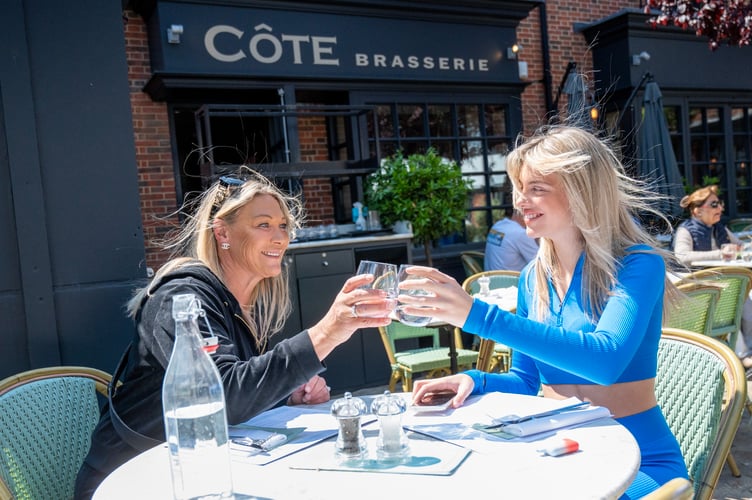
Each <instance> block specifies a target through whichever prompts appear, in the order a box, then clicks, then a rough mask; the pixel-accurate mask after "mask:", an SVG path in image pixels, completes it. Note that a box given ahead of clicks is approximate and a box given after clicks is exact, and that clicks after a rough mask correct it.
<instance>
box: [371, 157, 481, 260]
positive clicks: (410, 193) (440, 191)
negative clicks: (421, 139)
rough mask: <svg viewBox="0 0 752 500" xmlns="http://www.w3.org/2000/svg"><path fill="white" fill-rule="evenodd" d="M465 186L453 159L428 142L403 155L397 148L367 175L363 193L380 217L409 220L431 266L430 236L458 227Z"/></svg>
mask: <svg viewBox="0 0 752 500" xmlns="http://www.w3.org/2000/svg"><path fill="white" fill-rule="evenodd" d="M471 186H472V181H470V180H467V179H464V178H463V177H462V172H461V170H460V167H459V165H457V163H456V162H455V161H450V160H447V159H445V158H442V157H441V156H439V155H438V154H437V152H436V150H434V149H433V148H431V149H429V150H428V151H426V153H425V154H412V155H410V156H408V157H405V156H404V155H403V154H402V152H401V151H400V152H398V153H396V154H395V155H394V156H392V157H389V158H386V159H385V160H383V161H382V164H381V167H380V168H379V169H378V170H377V171H376V172H374V173H372V174H370V175H369V176H368V178H367V179H366V186H365V197H366V203H367V205H368V207H369V208H371V209H373V210H378V211H379V216H380V218H381V221H382V222H383V223H385V224H387V225H393V224H394V223H396V222H397V221H410V222H411V223H412V227H413V235H414V237H415V239H417V240H418V241H420V242H422V243H423V249H424V251H425V254H426V260H427V261H428V265H429V266H432V265H433V259H432V258H431V243H432V241H433V240H436V239H438V238H440V237H442V236H445V235H447V234H451V233H453V232H455V231H458V230H460V229H462V228H463V227H464V223H465V214H466V212H465V208H466V204H467V196H468V193H469V191H470V188H471Z"/></svg>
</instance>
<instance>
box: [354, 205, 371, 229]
mask: <svg viewBox="0 0 752 500" xmlns="http://www.w3.org/2000/svg"><path fill="white" fill-rule="evenodd" d="M365 210H367V209H366V207H364V206H363V204H362V203H361V202H359V201H356V202H355V203H353V212H352V215H353V222H354V223H355V230H356V231H364V230H365V229H366V217H365Z"/></svg>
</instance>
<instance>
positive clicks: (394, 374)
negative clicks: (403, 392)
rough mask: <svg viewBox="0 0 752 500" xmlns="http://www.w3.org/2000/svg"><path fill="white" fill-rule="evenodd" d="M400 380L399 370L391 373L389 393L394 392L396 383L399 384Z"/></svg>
mask: <svg viewBox="0 0 752 500" xmlns="http://www.w3.org/2000/svg"><path fill="white" fill-rule="evenodd" d="M401 378H402V371H401V370H393V371H392V376H391V377H390V378H389V392H391V393H393V392H394V389H395V388H396V387H397V382H399V381H400V379H401Z"/></svg>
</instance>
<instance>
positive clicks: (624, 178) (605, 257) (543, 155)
mask: <svg viewBox="0 0 752 500" xmlns="http://www.w3.org/2000/svg"><path fill="white" fill-rule="evenodd" d="M525 169H528V170H530V171H532V172H533V173H535V174H538V175H541V176H545V175H551V174H555V175H557V176H558V177H559V179H560V180H561V185H562V187H563V189H564V192H565V195H566V197H567V199H568V200H569V206H570V210H571V216H572V223H573V224H574V226H575V227H577V229H578V230H579V232H580V237H581V238H582V241H583V243H584V245H583V246H584V248H585V262H584V268H583V280H582V287H583V290H582V296H583V298H584V300H585V301H586V304H585V310H586V311H587V313H588V316H589V317H590V319H591V320H592V321H597V320H598V318H599V317H600V315H601V313H602V312H603V308H604V307H605V304H606V301H607V300H608V298H609V297H610V296H611V295H612V294H613V288H614V285H615V284H616V275H617V272H618V269H617V268H618V265H619V262H620V261H621V259H622V258H623V257H624V256H625V255H626V254H627V252H628V251H627V248H629V247H631V246H633V245H638V244H645V245H649V246H650V247H651V250H649V252H651V253H656V254H659V255H661V256H662V257H663V258H664V260H665V261H666V263H667V269H668V268H674V267H675V266H676V264H675V262H676V260H675V258H674V257H673V254H671V253H670V252H668V251H665V250H663V249H661V248H660V245H659V244H658V243H657V241H656V240H655V239H654V238H653V237H652V236H651V235H650V234H649V233H648V232H647V231H646V230H645V229H644V228H643V227H642V226H641V225H640V223H639V219H638V215H639V214H641V213H642V214H645V213H651V214H654V215H656V216H658V217H659V218H660V219H662V220H663V221H664V222H665V223H666V225H667V226H668V227H670V222H669V221H668V220H667V218H666V217H665V216H664V215H663V214H661V213H660V212H659V211H657V210H656V209H654V208H653V204H654V202H655V201H658V200H660V199H662V198H663V197H662V196H661V195H659V194H657V193H654V192H652V191H651V190H650V189H648V187H647V185H646V184H644V183H643V182H641V181H639V180H636V179H632V178H630V177H629V176H628V175H626V173H625V171H624V166H623V165H622V163H621V161H620V160H619V158H618V157H617V154H616V151H615V148H613V147H612V146H611V145H609V144H608V142H607V141H606V140H605V139H601V138H599V137H596V135H594V134H593V133H591V132H589V131H586V130H584V129H582V128H578V127H574V126H566V125H552V126H546V127H543V128H541V129H539V130H538V131H536V132H535V133H534V134H533V135H532V136H531V137H530V138H528V139H525V138H523V137H522V136H520V137H519V138H518V144H517V146H516V148H515V149H514V150H512V151H511V152H510V154H509V156H508V157H507V172H508V174H509V177H510V179H511V181H512V185H513V188H514V203H515V205H516V204H517V202H518V198H519V196H520V186H521V181H520V177H521V175H522V172H523V170H525ZM539 244H540V251H539V252H538V257H537V258H536V261H535V263H534V266H535V285H534V286H535V292H536V293H535V296H536V297H537V300H536V304H535V310H536V311H537V317H538V319H539V320H543V319H544V318H545V317H546V316H547V315H548V311H549V307H548V305H549V301H550V297H549V289H548V286H547V278H548V277H549V276H556V269H557V267H558V266H557V256H556V251H555V249H554V245H553V242H552V241H551V240H549V239H547V238H540V241H539ZM666 291H667V293H666V294H665V295H664V310H667V308H668V310H670V309H671V307H669V306H673V305H674V304H675V302H676V300H677V299H678V297H679V294H678V291H677V290H676V287H675V286H674V285H673V284H672V283H671V281H670V280H669V279H668V277H667V278H666Z"/></svg>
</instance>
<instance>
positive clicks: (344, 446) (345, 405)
mask: <svg viewBox="0 0 752 500" xmlns="http://www.w3.org/2000/svg"><path fill="white" fill-rule="evenodd" d="M367 411H368V409H367V407H366V404H365V403H364V402H363V400H362V399H360V398H356V397H353V395H352V393H349V392H346V393H345V395H344V397H343V398H341V399H338V400H336V401H335V402H334V403H332V415H334V417H335V418H336V419H337V421H338V422H339V434H338V435H337V441H336V443H335V445H334V446H335V450H336V454H337V456H338V457H339V458H341V459H353V458H354V459H359V458H363V457H364V455H365V453H366V439H365V437H364V436H363V431H362V430H361V428H360V417H361V416H362V415H364V414H365V413H366V412H367Z"/></svg>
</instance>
